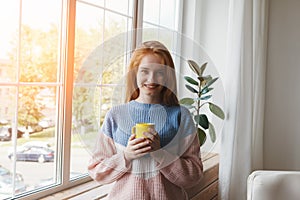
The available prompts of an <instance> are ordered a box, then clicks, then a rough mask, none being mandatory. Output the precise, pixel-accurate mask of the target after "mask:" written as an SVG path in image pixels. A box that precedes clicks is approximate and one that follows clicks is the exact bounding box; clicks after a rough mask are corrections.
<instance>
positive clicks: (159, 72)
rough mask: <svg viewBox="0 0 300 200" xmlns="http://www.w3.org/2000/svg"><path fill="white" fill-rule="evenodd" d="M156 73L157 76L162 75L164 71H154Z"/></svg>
mask: <svg viewBox="0 0 300 200" xmlns="http://www.w3.org/2000/svg"><path fill="white" fill-rule="evenodd" d="M156 75H157V76H164V75H165V72H164V71H158V72H156Z"/></svg>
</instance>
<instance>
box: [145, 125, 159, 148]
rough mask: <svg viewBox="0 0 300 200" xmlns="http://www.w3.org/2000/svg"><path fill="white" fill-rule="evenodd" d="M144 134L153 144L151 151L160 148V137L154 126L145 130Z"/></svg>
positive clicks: (151, 144) (150, 143)
mask: <svg viewBox="0 0 300 200" xmlns="http://www.w3.org/2000/svg"><path fill="white" fill-rule="evenodd" d="M144 136H145V137H146V138H147V140H148V141H149V145H150V146H151V151H156V150H158V149H160V137H159V135H158V133H157V132H156V131H155V130H154V129H153V128H149V129H148V132H144Z"/></svg>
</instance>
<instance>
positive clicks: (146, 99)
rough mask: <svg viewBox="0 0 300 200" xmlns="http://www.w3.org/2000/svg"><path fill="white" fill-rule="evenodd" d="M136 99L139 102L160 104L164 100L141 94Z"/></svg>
mask: <svg viewBox="0 0 300 200" xmlns="http://www.w3.org/2000/svg"><path fill="white" fill-rule="evenodd" d="M135 100H136V101H137V102H139V103H147V104H160V103H161V102H162V101H161V99H160V98H157V97H151V96H149V97H148V96H147V97H144V96H141V95H140V96H139V97H138V98H136V99H135Z"/></svg>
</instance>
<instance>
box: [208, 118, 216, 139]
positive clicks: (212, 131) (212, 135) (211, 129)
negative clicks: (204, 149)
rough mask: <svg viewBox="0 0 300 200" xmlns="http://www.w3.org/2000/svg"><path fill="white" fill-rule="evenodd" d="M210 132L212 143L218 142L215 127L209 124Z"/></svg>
mask: <svg viewBox="0 0 300 200" xmlns="http://www.w3.org/2000/svg"><path fill="white" fill-rule="evenodd" d="M208 131H209V135H210V140H211V141H212V143H214V142H215V141H216V138H217V137H216V131H215V127H214V125H213V124H212V123H210V122H209V127H208Z"/></svg>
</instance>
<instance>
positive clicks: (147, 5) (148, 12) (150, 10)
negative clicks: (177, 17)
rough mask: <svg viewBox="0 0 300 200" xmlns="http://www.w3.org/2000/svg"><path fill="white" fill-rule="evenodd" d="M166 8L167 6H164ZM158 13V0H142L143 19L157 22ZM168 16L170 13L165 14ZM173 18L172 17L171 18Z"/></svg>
mask: <svg viewBox="0 0 300 200" xmlns="http://www.w3.org/2000/svg"><path fill="white" fill-rule="evenodd" d="M165 9H168V11H169V8H165ZM159 13H160V0H145V1H144V12H143V18H144V19H143V20H144V21H147V22H150V23H154V24H159ZM166 16H168V17H170V15H169V14H168V15H166ZM173 19H174V18H173Z"/></svg>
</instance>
